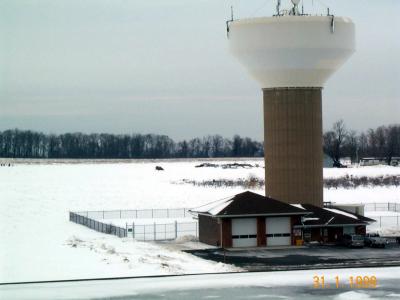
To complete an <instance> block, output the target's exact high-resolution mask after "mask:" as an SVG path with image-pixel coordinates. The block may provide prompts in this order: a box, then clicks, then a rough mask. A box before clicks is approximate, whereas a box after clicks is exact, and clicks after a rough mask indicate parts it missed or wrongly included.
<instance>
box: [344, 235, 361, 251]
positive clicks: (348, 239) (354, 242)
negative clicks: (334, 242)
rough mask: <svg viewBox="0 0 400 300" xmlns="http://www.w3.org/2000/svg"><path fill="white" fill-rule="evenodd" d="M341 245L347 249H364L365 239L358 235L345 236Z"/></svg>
mask: <svg viewBox="0 0 400 300" xmlns="http://www.w3.org/2000/svg"><path fill="white" fill-rule="evenodd" d="M339 244H341V245H344V246H347V247H360V248H362V247H364V237H363V236H362V235H358V234H343V236H342V238H341V239H340V240H339Z"/></svg>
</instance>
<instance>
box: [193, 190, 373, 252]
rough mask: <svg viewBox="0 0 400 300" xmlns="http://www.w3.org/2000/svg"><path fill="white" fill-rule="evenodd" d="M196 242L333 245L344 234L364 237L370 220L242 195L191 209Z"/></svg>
mask: <svg viewBox="0 0 400 300" xmlns="http://www.w3.org/2000/svg"><path fill="white" fill-rule="evenodd" d="M191 212H193V213H196V214H197V215H198V219H199V240H200V242H203V243H206V244H210V245H214V246H219V247H223V248H231V247H266V246H290V245H296V244H297V242H296V241H297V240H301V241H302V240H306V241H325V242H333V241H335V240H336V239H338V238H340V236H341V235H343V234H344V233H365V226H366V225H367V224H368V223H369V222H373V221H374V220H372V219H368V218H365V217H362V216H359V215H356V214H353V213H350V212H345V211H343V210H340V209H334V208H319V207H316V206H313V205H309V204H301V205H300V204H287V203H284V202H281V201H278V200H275V199H271V198H268V197H265V196H262V195H259V194H256V193H253V192H248V191H247V192H244V193H240V194H237V195H235V196H233V197H229V198H226V199H222V200H218V201H214V202H211V203H209V204H206V205H204V206H201V207H198V208H196V209H192V210H191Z"/></svg>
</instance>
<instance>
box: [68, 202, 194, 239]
mask: <svg viewBox="0 0 400 300" xmlns="http://www.w3.org/2000/svg"><path fill="white" fill-rule="evenodd" d="M191 216H192V214H189V209H188V208H173V209H142V210H139V209H132V210H101V211H80V212H70V218H69V219H70V221H71V222H74V223H77V224H81V225H84V226H86V227H89V228H91V229H94V230H96V231H99V232H103V233H107V234H113V235H116V236H119V237H132V238H134V239H135V240H139V241H166V240H174V239H177V238H179V237H183V236H188V235H190V236H194V237H196V238H198V222H197V221H193V222H178V221H176V220H175V221H172V222H171V223H166V222H165V219H184V218H189V217H191ZM116 219H121V221H123V220H124V219H126V220H127V222H126V223H125V228H122V227H119V226H116V225H113V224H111V223H110V220H113V221H115V220H116ZM140 219H154V220H155V222H152V223H151V224H140V223H141V222H140V221H138V220H140ZM157 219H158V220H159V221H161V219H163V221H161V222H163V223H160V222H157V221H156V220H157ZM106 220H109V221H108V222H107V221H106ZM120 226H121V224H120ZM122 226H123V225H122Z"/></svg>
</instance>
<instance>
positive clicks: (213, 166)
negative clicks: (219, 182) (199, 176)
mask: <svg viewBox="0 0 400 300" xmlns="http://www.w3.org/2000/svg"><path fill="white" fill-rule="evenodd" d="M203 167H207V168H209V167H212V168H216V167H218V165H216V164H210V163H202V164H200V165H197V166H195V168H203Z"/></svg>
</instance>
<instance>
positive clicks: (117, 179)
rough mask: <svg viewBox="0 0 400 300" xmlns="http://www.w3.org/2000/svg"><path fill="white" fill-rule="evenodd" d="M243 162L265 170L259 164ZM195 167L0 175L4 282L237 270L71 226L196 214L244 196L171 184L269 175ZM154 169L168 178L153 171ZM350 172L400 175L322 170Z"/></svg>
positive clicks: (364, 191) (364, 196) (371, 193)
mask: <svg viewBox="0 0 400 300" xmlns="http://www.w3.org/2000/svg"><path fill="white" fill-rule="evenodd" d="M231 162H234V161H231ZM242 162H244V161H242ZM246 162H249V163H252V164H255V163H257V164H260V165H262V163H261V162H260V160H249V161H246ZM223 163H229V161H226V160H225V161H224V162H223ZM197 164H199V161H196V162H187V161H180V162H143V161H141V162H137V163H134V162H131V163H99V164H94V163H87V164H15V165H14V166H13V167H2V168H0V207H1V210H0V225H1V228H2V229H1V232H0V240H1V245H0V269H1V271H0V282H10V281H31V280H51V279H71V278H88V277H110V276H134V275H150V274H180V273H198V272H221V271H231V270H234V268H233V267H231V266H229V265H223V264H215V263H210V262H208V261H205V260H201V259H198V258H196V257H194V256H191V255H189V254H185V253H181V252H179V251H177V250H174V247H171V246H170V245H169V246H168V247H165V246H164V245H163V244H152V243H142V242H135V241H132V240H131V239H119V238H117V237H114V236H108V235H104V234H100V233H97V232H94V231H92V230H90V229H87V228H85V227H83V226H80V225H77V224H73V223H70V222H69V221H68V211H84V210H102V209H105V210H109V209H143V208H177V207H196V206H199V205H202V204H205V203H207V202H210V201H214V200H216V199H219V198H223V197H226V196H230V195H234V194H236V193H239V192H242V191H243V190H241V189H240V188H226V189H224V188H218V189H216V188H204V187H194V186H191V185H185V184H182V185H179V184H171V182H173V181H180V180H181V179H183V178H187V179H196V180H203V179H213V178H233V179H234V178H239V177H242V178H246V177H248V176H249V175H252V174H254V175H256V176H260V177H261V176H263V174H264V169H263V168H262V167H259V168H253V169H241V168H239V169H222V168H194V166H195V165H197ZM156 165H161V166H162V167H163V168H164V169H165V171H160V172H157V171H155V166H156ZM352 172H356V173H357V174H359V173H360V172H366V173H368V174H370V175H371V176H375V175H376V176H378V175H384V174H393V173H394V174H399V173H400V168H394V167H374V168H371V167H368V168H366V169H365V171H360V169H337V170H334V171H331V170H328V171H327V170H325V175H326V176H340V175H338V174H342V175H344V174H352ZM327 173H328V174H327ZM257 192H260V193H262V191H260V190H258V191H257ZM324 196H325V200H327V201H332V202H337V203H343V202H344V203H347V202H356V203H360V202H388V201H390V202H400V188H394V187H390V188H383V187H382V188H358V189H349V190H344V189H331V190H325V192H324ZM177 248H179V247H177Z"/></svg>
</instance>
